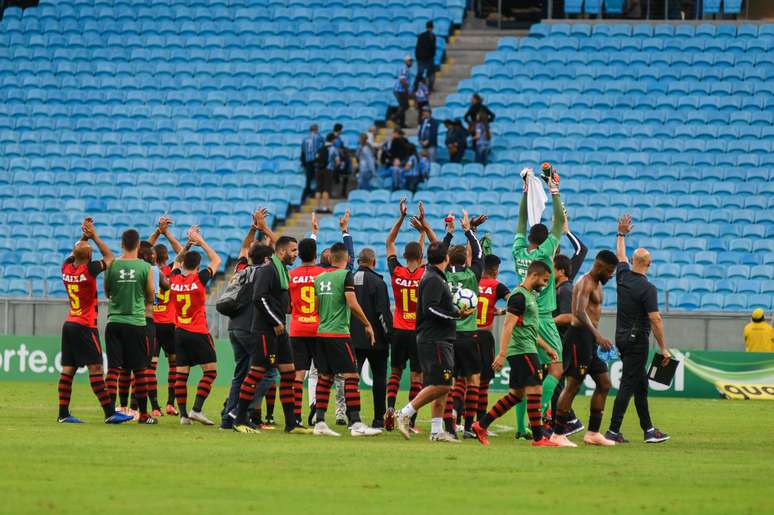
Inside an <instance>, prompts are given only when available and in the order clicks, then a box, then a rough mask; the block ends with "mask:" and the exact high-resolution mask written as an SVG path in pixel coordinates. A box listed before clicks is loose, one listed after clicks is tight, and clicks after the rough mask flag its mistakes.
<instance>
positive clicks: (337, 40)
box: [0, 0, 465, 295]
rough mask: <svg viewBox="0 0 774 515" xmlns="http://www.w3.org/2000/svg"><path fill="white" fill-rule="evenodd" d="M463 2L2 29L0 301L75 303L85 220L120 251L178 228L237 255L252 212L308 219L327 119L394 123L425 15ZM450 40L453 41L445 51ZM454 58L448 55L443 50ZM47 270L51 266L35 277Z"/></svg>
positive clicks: (82, 17)
mask: <svg viewBox="0 0 774 515" xmlns="http://www.w3.org/2000/svg"><path fill="white" fill-rule="evenodd" d="M464 5H465V2H464V0H423V1H422V2H418V1H416V2H412V1H410V2H403V3H401V4H400V5H399V6H397V5H395V4H394V3H391V2H388V1H386V0H382V1H375V2H374V1H370V0H369V1H365V0H360V1H357V0H356V1H346V2H345V1H321V0H320V1H318V0H311V1H307V0H303V1H299V0H287V1H286V0H184V1H180V0H172V1H165V2H156V3H141V4H138V3H137V2H133V1H130V0H115V1H112V0H74V1H68V2H56V1H47V0H43V1H42V2H41V3H40V5H39V6H38V7H36V8H29V9H26V10H24V11H22V10H21V9H18V8H13V7H11V8H8V9H6V10H5V13H4V17H3V20H2V21H1V22H0V82H1V83H2V87H1V88H0V105H2V109H0V206H1V207H2V212H0V271H1V272H2V275H3V276H4V278H5V279H7V280H4V281H0V295H26V294H29V293H30V292H31V293H32V294H34V295H43V294H55V295H62V294H63V290H62V286H61V280H60V277H59V266H58V265H57V263H60V262H61V259H62V256H63V253H65V252H67V251H69V250H70V249H71V248H72V244H73V242H74V241H75V239H77V237H78V223H79V221H80V220H81V218H82V217H83V216H84V214H86V213H88V214H90V215H92V216H94V217H95V218H96V220H97V227H98V229H99V230H100V232H101V234H102V235H103V237H104V239H105V240H106V241H107V242H108V244H109V245H110V246H111V247H112V248H113V249H114V250H117V249H118V246H119V245H118V239H117V238H118V235H119V234H120V232H121V231H122V230H123V229H125V228H127V227H130V226H132V227H137V228H138V229H139V230H140V231H141V232H142V233H143V234H146V233H149V232H150V231H151V230H152V225H153V222H154V219H155V218H157V217H158V216H159V215H161V214H163V213H170V214H173V215H174V216H175V217H176V219H177V226H178V229H177V230H178V231H179V232H180V231H182V230H183V228H184V227H185V226H187V225H188V224H192V223H198V224H200V225H201V226H202V229H203V233H204V234H205V236H206V237H207V239H208V240H210V241H211V242H212V244H213V246H214V247H215V248H216V249H218V250H219V251H220V252H221V253H222V254H224V255H226V254H228V255H231V256H234V255H235V254H236V253H237V251H238V249H239V243H240V238H241V235H242V232H243V231H244V229H245V226H246V221H247V220H248V218H247V217H248V216H249V213H250V212H251V211H252V210H253V209H254V208H255V207H256V205H267V206H269V208H270V211H271V214H272V217H273V219H274V220H279V221H281V220H283V219H284V218H285V217H286V216H287V213H288V210H289V207H290V206H294V205H298V204H299V203H300V201H301V192H302V189H303V183H304V179H303V176H302V173H301V172H300V170H299V167H298V151H299V146H300V141H301V138H302V135H303V134H304V133H306V131H307V129H308V126H309V125H310V124H311V123H312V122H316V123H318V124H319V125H320V126H321V128H322V130H324V131H328V130H330V128H331V127H332V125H333V124H334V123H335V122H340V123H343V124H344V127H345V132H344V138H345V140H347V141H348V142H349V143H350V144H351V145H354V143H355V139H356V136H357V134H358V133H359V132H361V131H364V130H366V129H367V128H368V127H369V126H370V125H371V124H373V122H374V121H375V120H378V119H384V115H385V112H386V109H387V106H388V104H389V102H390V100H391V98H392V95H391V89H392V84H393V81H394V75H395V71H396V69H397V66H398V65H399V64H400V61H401V58H402V56H403V55H404V54H406V53H410V52H412V51H413V48H414V43H415V37H416V34H417V33H418V32H420V31H421V30H422V29H423V27H424V23H425V21H427V19H433V20H434V21H435V26H436V32H437V33H439V34H440V35H446V34H448V32H449V28H450V26H451V25H452V24H456V23H459V22H460V21H461V19H462V15H463V9H464ZM441 39H442V38H439V41H440V40H441ZM440 55H442V52H440V53H439V58H440ZM31 265H39V266H31Z"/></svg>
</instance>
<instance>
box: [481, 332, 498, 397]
mask: <svg viewBox="0 0 774 515" xmlns="http://www.w3.org/2000/svg"><path fill="white" fill-rule="evenodd" d="M478 351H479V355H480V356H481V384H489V383H490V382H491V381H492V379H494V376H495V371H494V369H493V368H492V362H493V361H494V359H495V339H494V334H492V331H478Z"/></svg>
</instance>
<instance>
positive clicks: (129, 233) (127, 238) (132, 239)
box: [121, 229, 140, 251]
mask: <svg viewBox="0 0 774 515" xmlns="http://www.w3.org/2000/svg"><path fill="white" fill-rule="evenodd" d="M139 244H140V233H139V232H137V230H136V229H127V230H125V231H124V232H123V234H121V246H122V247H123V248H125V249H126V250H129V251H132V250H134V249H136V248H137V245H139Z"/></svg>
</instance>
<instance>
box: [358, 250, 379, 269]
mask: <svg viewBox="0 0 774 515" xmlns="http://www.w3.org/2000/svg"><path fill="white" fill-rule="evenodd" d="M357 262H358V264H359V265H370V264H371V263H376V252H374V249H369V248H368V247H366V248H364V249H362V250H361V251H360V254H358V256H357Z"/></svg>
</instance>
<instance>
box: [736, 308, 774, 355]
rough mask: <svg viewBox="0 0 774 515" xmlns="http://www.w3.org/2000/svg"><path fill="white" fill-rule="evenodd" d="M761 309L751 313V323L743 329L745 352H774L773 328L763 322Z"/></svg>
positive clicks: (763, 317)
mask: <svg viewBox="0 0 774 515" xmlns="http://www.w3.org/2000/svg"><path fill="white" fill-rule="evenodd" d="M765 316H766V315H765V313H764V312H763V309H761V308H757V309H755V310H754V311H753V312H752V322H750V323H749V324H747V325H746V326H745V327H744V332H743V333H742V335H743V336H744V348H745V350H746V351H747V352H774V328H772V327H771V326H770V325H769V323H768V322H766V320H765Z"/></svg>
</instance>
